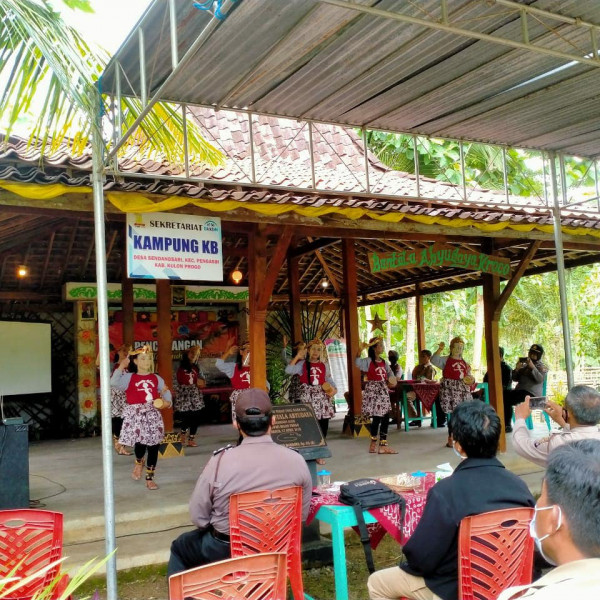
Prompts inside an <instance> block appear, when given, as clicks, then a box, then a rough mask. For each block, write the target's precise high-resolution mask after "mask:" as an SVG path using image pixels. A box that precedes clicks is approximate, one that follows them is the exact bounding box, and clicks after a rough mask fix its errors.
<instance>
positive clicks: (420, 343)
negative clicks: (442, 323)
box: [415, 288, 426, 352]
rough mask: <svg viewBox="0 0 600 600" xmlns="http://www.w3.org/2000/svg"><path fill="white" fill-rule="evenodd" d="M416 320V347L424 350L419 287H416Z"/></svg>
mask: <svg viewBox="0 0 600 600" xmlns="http://www.w3.org/2000/svg"><path fill="white" fill-rule="evenodd" d="M416 292H417V294H416V296H415V299H416V301H417V302H416V307H415V310H416V317H417V318H416V321H417V347H418V348H419V352H421V350H425V348H426V346H425V313H424V311H423V296H421V294H420V293H419V288H417V289H416Z"/></svg>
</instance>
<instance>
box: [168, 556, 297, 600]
mask: <svg viewBox="0 0 600 600" xmlns="http://www.w3.org/2000/svg"><path fill="white" fill-rule="evenodd" d="M285 569H286V557H285V554H283V553H270V554H256V555H254V556H244V557H242V558H230V559H228V560H222V561H220V562H216V563H211V564H209V565H204V566H202V567H196V568H195V569H189V570H188V571H183V572H182V573H177V574H176V575H171V577H169V599H170V600H184V599H186V598H197V599H198V600H213V599H214V600H224V599H229V598H232V599H233V598H235V599H236V600H242V599H244V600H285V597H286V577H285Z"/></svg>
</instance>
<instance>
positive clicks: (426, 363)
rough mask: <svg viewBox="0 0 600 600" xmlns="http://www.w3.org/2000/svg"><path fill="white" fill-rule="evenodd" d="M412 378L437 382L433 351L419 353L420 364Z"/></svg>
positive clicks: (414, 370) (413, 372)
mask: <svg viewBox="0 0 600 600" xmlns="http://www.w3.org/2000/svg"><path fill="white" fill-rule="evenodd" d="M412 378H413V379H421V380H425V381H435V368H434V366H433V365H432V364H431V350H421V352H419V364H418V365H416V366H415V368H414V369H413V370H412Z"/></svg>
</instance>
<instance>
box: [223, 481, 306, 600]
mask: <svg viewBox="0 0 600 600" xmlns="http://www.w3.org/2000/svg"><path fill="white" fill-rule="evenodd" d="M229 535H230V537H231V556H232V557H234V556H248V555H250V554H257V553H261V552H285V553H286V554H287V575H288V577H289V579H290V586H291V588H292V594H293V595H294V598H295V600H302V599H303V598H304V586H303V585H302V558H301V554H300V550H301V548H300V546H301V538H302V488H300V487H298V486H295V487H289V488H283V489H280V490H275V491H272V492H270V491H262V490H261V491H257V492H244V493H242V494H233V495H232V496H231V499H230V501H229Z"/></svg>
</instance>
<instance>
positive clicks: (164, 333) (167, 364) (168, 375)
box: [156, 279, 173, 432]
mask: <svg viewBox="0 0 600 600" xmlns="http://www.w3.org/2000/svg"><path fill="white" fill-rule="evenodd" d="M156 313H157V321H158V323H157V325H158V352H157V361H156V363H157V364H156V366H157V369H156V370H157V373H158V374H159V375H160V376H161V377H162V378H163V379H164V380H165V385H166V386H167V387H168V388H169V389H170V390H171V392H172V391H173V354H172V346H173V335H172V333H171V282H170V281H169V280H168V279H157V280H156ZM162 415H163V420H164V422H165V432H168V431H173V409H172V408H168V409H165V410H163V411H162Z"/></svg>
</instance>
